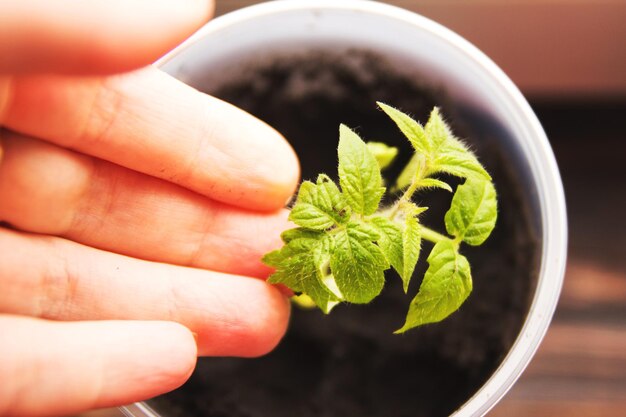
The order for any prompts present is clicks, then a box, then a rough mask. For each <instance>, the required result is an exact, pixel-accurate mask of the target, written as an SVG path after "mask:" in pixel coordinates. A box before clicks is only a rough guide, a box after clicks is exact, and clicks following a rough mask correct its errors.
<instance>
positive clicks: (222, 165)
mask: <svg viewBox="0 0 626 417" xmlns="http://www.w3.org/2000/svg"><path fill="white" fill-rule="evenodd" d="M2 81H3V80H2V77H0V125H2V124H4V125H5V126H6V127H8V128H10V129H12V130H15V131H18V132H21V133H23V134H26V135H29V136H35V137H37V138H40V139H44V140H46V141H49V142H52V143H54V144H57V145H60V146H62V147H65V148H69V149H74V150H77V151H79V152H81V153H84V154H89V155H92V156H95V157H97V158H100V159H104V160H107V161H110V162H113V163H115V164H117V165H121V166H124V167H126V168H130V169H132V170H135V171H139V172H142V173H144V174H148V175H151V176H153V177H157V178H162V179H164V180H167V181H170V182H173V183H175V184H178V185H181V186H183V187H185V188H188V189H190V190H192V191H195V192H197V193H199V194H203V195H206V196H208V197H211V198H213V199H215V200H218V201H221V202H224V203H227V204H231V205H236V206H239V207H243V208H247V209H252V210H258V211H268V210H276V209H278V208H280V207H283V206H284V205H285V202H286V200H287V199H288V198H289V196H290V195H291V194H292V193H293V192H294V189H295V187H296V184H297V182H298V179H299V176H300V172H299V166H298V160H297V157H296V155H295V153H294V151H293V149H292V148H291V147H290V146H289V144H288V143H287V142H286V141H285V139H284V138H283V137H282V136H281V135H280V134H279V133H278V132H277V131H275V130H274V129H272V128H271V127H269V126H268V125H266V124H265V123H263V122H262V121H260V120H258V119H256V118H255V117H253V116H251V115H250V114H248V113H246V112H244V111H243V110H240V109H238V108H236V107H234V106H232V105H230V104H228V103H225V102H223V101H221V100H219V99H216V98H214V97H210V96H208V95H206V94H202V93H200V92H199V91H197V90H195V89H193V88H191V87H189V86H187V85H185V84H183V83H182V82H180V81H178V80H176V79H174V78H173V77H171V76H169V75H167V74H165V73H163V72H161V71H159V70H158V69H156V68H152V67H148V68H145V69H142V70H139V71H135V72H133V73H128V74H123V75H120V76H113V77H106V78H100V77H98V78H95V77H94V78H68V77H58V76H43V77H17V78H14V79H12V80H10V81H8V82H5V83H4V84H3V82H2ZM3 85H4V87H3ZM3 89H4V91H3ZM3 93H4V94H3ZM3 95H4V96H5V97H9V98H8V99H6V100H5V104H4V106H3V104H2V102H3V100H2V98H3Z"/></svg>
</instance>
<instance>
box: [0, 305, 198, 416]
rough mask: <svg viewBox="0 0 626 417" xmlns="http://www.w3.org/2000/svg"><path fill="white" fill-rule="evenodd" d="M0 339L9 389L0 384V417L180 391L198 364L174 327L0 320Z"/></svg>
mask: <svg viewBox="0 0 626 417" xmlns="http://www.w3.org/2000/svg"><path fill="white" fill-rule="evenodd" d="M0 335H3V337H2V343H0V358H2V359H1V360H0V380H1V381H3V382H10V383H2V384H0V415H3V416H39V417H42V416H61V415H68V414H70V413H77V412H80V411H84V410H87V409H91V408H97V407H107V406H114V405H121V404H128V403H130V402H133V401H138V400H143V399H147V398H151V397H153V396H156V395H158V394H162V393H164V392H167V391H171V390H173V389H175V388H177V387H179V386H180V385H182V384H183V382H185V380H187V378H188V377H189V375H190V374H191V372H192V370H193V368H194V366H195V362H196V346H195V341H194V338H193V336H192V334H191V332H190V331H189V330H187V329H186V328H185V327H183V326H181V325H179V324H176V323H168V322H156V321H152V322H130V321H125V322H122V321H102V322H81V323H59V322H50V321H46V320H36V319H31V318H24V317H16V316H8V315H0ZM9 335H10V336H9ZM33 387H36V389H33Z"/></svg>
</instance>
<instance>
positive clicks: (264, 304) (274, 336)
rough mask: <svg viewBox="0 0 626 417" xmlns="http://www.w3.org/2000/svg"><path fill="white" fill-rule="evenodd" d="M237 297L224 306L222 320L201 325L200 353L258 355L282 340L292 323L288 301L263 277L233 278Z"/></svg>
mask: <svg viewBox="0 0 626 417" xmlns="http://www.w3.org/2000/svg"><path fill="white" fill-rule="evenodd" d="M230 279H231V281H232V284H233V285H232V290H234V291H236V292H237V295H238V298H237V299H236V301H233V302H232V303H231V304H230V305H224V306H223V314H222V316H221V319H219V322H217V323H215V322H213V323H212V324H211V325H210V326H209V327H208V328H207V327H205V328H200V329H199V335H200V339H199V340H200V342H199V346H200V348H199V351H200V355H201V356H236V357H247V358H253V357H259V356H263V355H265V354H267V353H269V352H271V351H272V350H273V349H274V348H275V347H276V346H277V345H278V344H279V342H280V341H281V340H282V338H283V336H284V335H285V332H286V331H287V326H288V324H289V316H290V304H289V300H288V299H287V298H286V297H285V296H284V295H283V294H282V293H281V292H280V291H279V290H278V289H277V288H274V287H273V286H271V285H269V284H267V283H265V282H264V281H261V280H256V279H251V278H243V277H241V278H240V277H235V276H233V277H231V278H230Z"/></svg>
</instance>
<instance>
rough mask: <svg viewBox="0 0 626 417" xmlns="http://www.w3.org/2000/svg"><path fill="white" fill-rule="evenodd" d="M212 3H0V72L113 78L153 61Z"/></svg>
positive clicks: (206, 13) (162, 0)
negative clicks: (107, 74)
mask: <svg viewBox="0 0 626 417" xmlns="http://www.w3.org/2000/svg"><path fill="white" fill-rule="evenodd" d="M212 12H213V2H212V1H211V0H184V1H181V0H88V1H87V0H55V1H50V0H17V1H16V0H0V73H32V72H43V71H45V72H48V73H49V72H54V73H72V74H95V73H98V74H102V73H113V72H121V71H125V70H129V69H132V68H138V67H141V66H144V65H147V64H149V63H151V62H153V61H154V60H155V59H157V58H158V57H159V56H161V55H162V54H164V53H165V52H166V51H168V50H170V49H171V48H173V47H174V46H176V45H177V44H178V43H179V42H181V41H182V40H183V39H184V38H185V37H187V36H189V35H190V34H191V33H192V32H193V31H194V30H196V29H197V28H198V27H199V26H200V25H201V24H202V23H204V22H205V21H206V20H208V18H209V17H210V15H211V14H212Z"/></svg>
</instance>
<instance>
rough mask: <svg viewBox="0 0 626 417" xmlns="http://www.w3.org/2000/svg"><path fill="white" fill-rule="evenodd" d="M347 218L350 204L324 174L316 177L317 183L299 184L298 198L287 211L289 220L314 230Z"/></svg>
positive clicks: (341, 221) (345, 220)
mask: <svg viewBox="0 0 626 417" xmlns="http://www.w3.org/2000/svg"><path fill="white" fill-rule="evenodd" d="M349 219H350V206H348V203H347V202H346V200H345V199H344V198H343V196H342V195H341V192H340V191H339V188H337V185H335V183H334V182H333V181H332V180H331V179H330V178H328V176H326V175H324V174H321V175H320V176H319V177H318V178H317V184H313V183H312V182H310V181H305V182H303V183H302V185H300V191H299V192H298V199H297V200H296V204H295V205H294V207H293V208H292V209H291V213H289V220H291V221H292V222H294V223H295V224H297V225H298V226H302V227H306V228H308V229H315V230H325V229H328V228H331V227H333V226H336V225H340V224H345V223H347V221H348V220H349Z"/></svg>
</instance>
